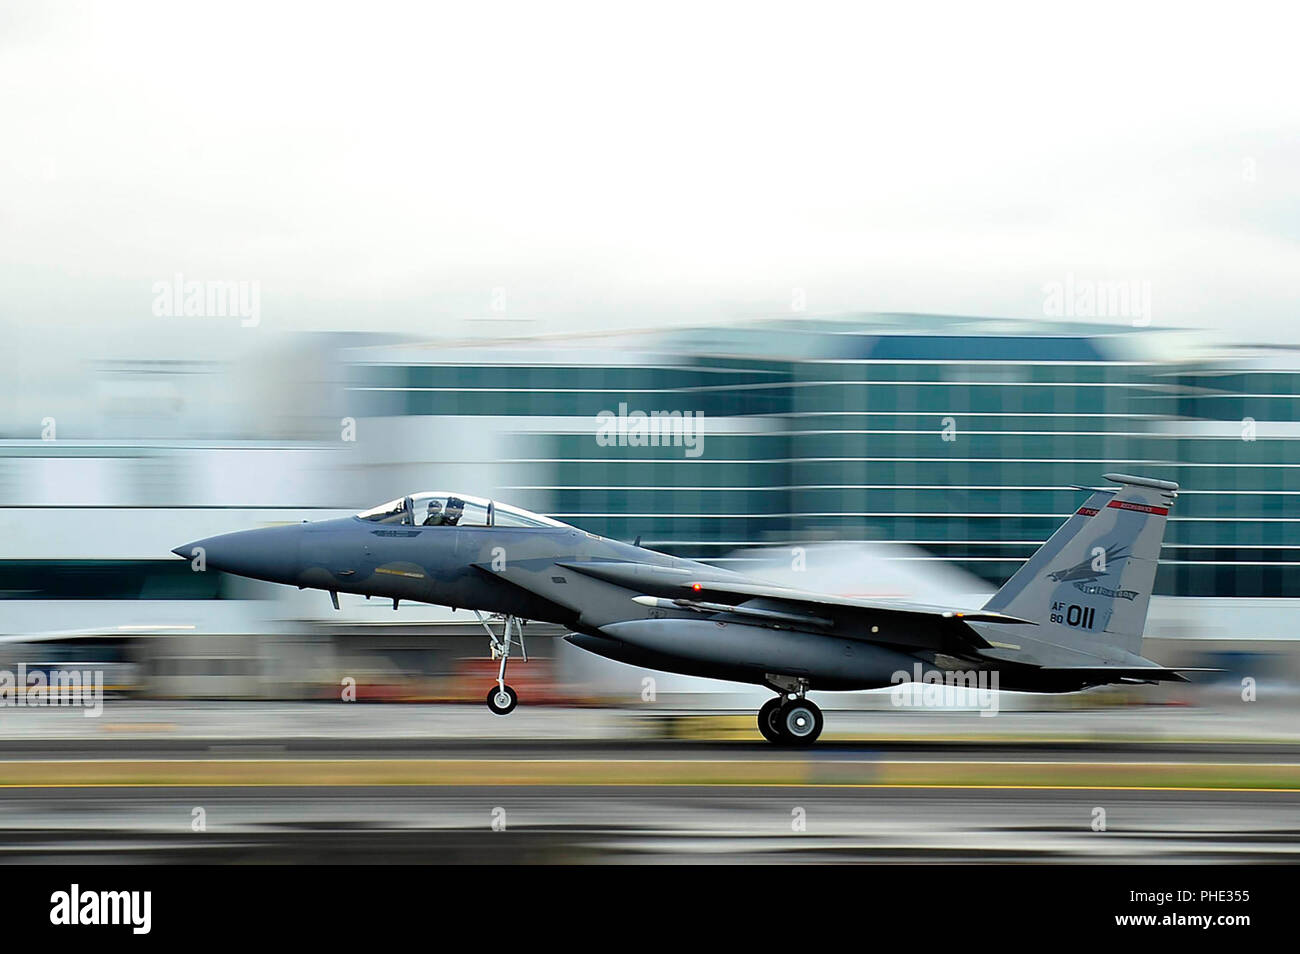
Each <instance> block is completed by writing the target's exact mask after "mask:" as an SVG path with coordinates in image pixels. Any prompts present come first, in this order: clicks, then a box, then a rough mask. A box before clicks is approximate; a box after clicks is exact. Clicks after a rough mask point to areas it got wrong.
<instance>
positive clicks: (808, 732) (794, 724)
mask: <svg viewBox="0 0 1300 954" xmlns="http://www.w3.org/2000/svg"><path fill="white" fill-rule="evenodd" d="M776 721H777V725H778V726H780V729H781V741H782V743H784V744H785V745H793V746H805V745H812V744H813V743H814V742H816V741H817V737H818V736H819V735H821V734H822V726H823V725H825V724H826V720H825V719H823V718H822V710H821V709H820V708H818V706H817V704H816V703H815V702H810V701H808V700H807V699H792V700H791V701H789V702H787V703H785V704H784V705H782V706H781V711H780V712H779V713H777V718H776Z"/></svg>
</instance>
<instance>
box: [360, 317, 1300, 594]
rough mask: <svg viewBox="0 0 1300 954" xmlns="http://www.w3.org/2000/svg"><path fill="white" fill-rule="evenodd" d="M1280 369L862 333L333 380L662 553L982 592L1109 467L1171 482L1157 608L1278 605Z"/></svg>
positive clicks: (1291, 377) (861, 322) (1291, 387)
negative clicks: (613, 425) (912, 565)
mask: <svg viewBox="0 0 1300 954" xmlns="http://www.w3.org/2000/svg"><path fill="white" fill-rule="evenodd" d="M417 351H418V354H417V353H416V352H417ZM1296 357H1297V355H1296V353H1295V352H1288V351H1278V350H1273V351H1269V352H1253V351H1249V350H1246V349H1234V350H1227V351H1225V350H1223V349H1213V350H1210V349H1207V348H1206V347H1205V346H1204V345H1203V344H1201V343H1199V342H1198V341H1197V339H1196V336H1193V335H1188V334H1186V333H1181V332H1172V331H1157V330H1153V329H1149V328H1134V327H1129V326H1114V327H1108V326H1101V325H1096V324H1090V325H1068V324H1059V323H1053V324H1046V323H1026V322H1009V321H995V320H989V319H967V318H955V317H937V316H917V315H864V316H854V317H848V318H843V319H835V320H826V319H801V320H797V321H796V320H776V321H762V322H753V323H749V324H745V325H737V326H730V327H720V328H704V329H690V330H683V331H676V332H665V333H659V334H655V335H628V336H610V337H607V338H597V339H593V340H587V341H579V340H575V339H565V340H561V341H555V340H548V341H544V342H542V341H539V342H532V343H527V342H523V343H514V344H511V345H509V346H507V345H501V346H496V347H491V346H484V345H482V344H481V343H480V344H479V345H476V346H474V347H472V348H471V347H445V348H438V349H436V350H435V351H433V352H430V351H429V350H428V349H405V350H404V349H399V348H394V349H390V351H389V353H388V354H387V355H385V356H384V357H383V358H382V359H379V360H377V359H375V358H374V356H373V355H366V354H360V353H358V354H354V355H351V356H350V357H349V358H347V359H345V363H346V364H348V365H349V367H350V374H351V378H350V384H351V391H352V392H353V393H354V395H355V397H356V398H357V402H356V406H357V408H358V410H360V411H361V413H362V414H363V415H365V416H373V417H382V418H393V417H416V418H424V419H426V420H428V421H430V422H433V421H436V420H449V419H459V420H471V421H472V420H473V419H475V418H478V419H480V420H481V421H482V422H483V423H482V427H483V428H486V429H493V430H497V431H504V432H508V434H509V439H508V441H506V442H505V443H504V444H502V445H501V446H504V447H506V448H508V450H507V451H506V452H505V453H502V454H499V455H497V456H496V458H495V459H494V460H493V461H492V462H491V465H492V468H493V470H492V473H493V476H492V486H491V487H490V488H482V489H479V488H463V489H466V490H471V491H473V492H484V490H486V491H487V492H490V493H491V494H494V495H497V496H500V497H501V498H502V499H506V500H512V501H515V502H517V503H519V504H521V505H523V506H526V507H529V508H530V509H535V510H540V511H542V512H547V513H551V514H553V515H555V516H557V517H559V518H560V519H564V520H567V521H571V522H574V523H577V524H579V525H581V526H583V527H584V528H586V529H589V530H591V531H593V532H597V533H601V534H604V535H607V536H611V537H617V538H621V539H627V540H632V539H633V538H636V537H641V538H642V541H643V543H645V544H646V545H650V546H654V547H657V548H659V549H663V550H666V551H669V552H673V553H676V554H679V555H682V556H690V557H695V558H702V559H717V558H722V557H724V556H725V555H726V554H727V553H729V552H730V551H732V550H735V549H737V548H740V547H747V546H754V545H765V544H773V545H775V544H784V543H792V542H794V543H798V542H812V541H818V540H872V541H882V542H886V543H895V542H896V543H908V544H913V545H916V546H919V547H921V548H923V549H924V550H926V551H927V552H928V553H929V554H930V555H932V557H933V558H934V559H936V560H943V561H949V562H951V563H953V564H954V565H957V566H960V567H962V568H964V569H966V570H968V571H971V572H973V573H975V574H977V575H978V576H980V577H982V578H984V579H985V580H987V581H989V582H990V583H991V584H996V583H1000V582H1001V581H1002V580H1005V579H1006V578H1007V577H1008V576H1010V575H1011V573H1013V572H1014V571H1015V569H1016V568H1017V567H1018V566H1019V565H1020V563H1021V562H1022V561H1023V560H1024V559H1025V558H1026V557H1027V556H1028V555H1029V554H1030V553H1031V552H1032V551H1033V550H1034V549H1035V548H1036V547H1037V546H1038V545H1039V544H1041V542H1042V541H1043V540H1045V539H1046V538H1047V537H1048V536H1049V535H1050V534H1051V533H1052V531H1053V530H1054V529H1055V528H1056V527H1057V526H1058V525H1059V524H1060V522H1061V521H1062V520H1063V519H1064V517H1065V515H1067V514H1068V513H1070V512H1071V511H1072V510H1073V509H1074V508H1075V507H1076V506H1077V505H1078V502H1079V500H1080V498H1081V493H1080V492H1079V491H1077V490H1075V489H1073V487H1074V485H1077V484H1098V483H1102V474H1104V473H1107V472H1112V471H1119V472H1128V473H1139V474H1144V475H1148V476H1154V477H1160V478H1166V479H1171V480H1176V481H1178V482H1179V483H1180V484H1181V485H1182V487H1183V491H1182V494H1181V496H1180V499H1179V501H1178V505H1177V508H1176V509H1175V511H1174V513H1173V515H1172V522H1171V524H1170V528H1169V531H1168V533H1167V534H1166V549H1165V551H1164V556H1163V563H1162V566H1161V570H1160V575H1159V578H1158V580H1157V592H1159V593H1165V594H1177V595H1184V596H1254V597H1260V596H1263V597H1281V596H1287V597H1294V596H1300V584H1297V582H1296V580H1297V576H1296V574H1295V573H1294V572H1293V571H1294V568H1295V566H1296V562H1297V560H1296V554H1297V550H1298V549H1300V542H1298V541H1297V540H1296V538H1295V533H1294V530H1295V527H1296V521H1297V519H1300V512H1297V508H1296V507H1295V506H1293V504H1294V501H1295V500H1296V496H1297V494H1300V470H1297V468H1298V467H1300V450H1297V448H1298V447H1300V444H1298V443H1297V441H1296V440H1294V438H1295V437H1296V436H1297V434H1298V433H1300V430H1298V429H1300V424H1297V409H1296V404H1297V388H1296V385H1297V383H1300V377H1298V375H1300V361H1297V360H1295V359H1296ZM602 412H604V413H605V414H607V415H614V416H619V415H623V416H626V415H629V414H635V413H637V412H640V413H643V414H645V415H647V416H651V415H653V414H654V413H655V412H661V413H673V412H679V413H680V414H682V415H693V414H694V415H702V417H703V421H704V423H703V438H702V443H701V444H700V445H699V447H698V454H697V455H695V454H694V453H688V450H689V448H686V447H684V446H682V444H681V443H680V442H677V443H674V442H671V441H667V442H665V441H660V442H659V446H655V445H654V444H653V443H647V442H645V441H639V440H638V439H637V438H636V437H635V436H631V435H628V436H627V439H625V440H620V441H618V442H616V443H613V444H611V443H610V442H609V441H605V442H602V441H601V440H600V434H599V424H598V421H599V415H601V414H602ZM431 428H432V425H431ZM634 430H635V429H634V428H633V431H634ZM434 433H435V432H434V430H432V429H431V430H430V431H429V434H430V437H429V441H430V443H431V444H436V443H437V441H436V438H435V437H434V436H433V435H434ZM665 443H667V446H664V444H665ZM441 453H443V454H444V455H450V456H454V454H455V451H454V449H452V448H448V447H443V448H442V449H441ZM428 459H429V462H430V465H431V466H433V465H435V464H436V462H437V459H438V452H434V451H431V453H430V455H429V458H428ZM484 463H485V465H486V462H484Z"/></svg>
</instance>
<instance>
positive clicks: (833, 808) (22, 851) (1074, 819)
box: [0, 786, 1300, 864]
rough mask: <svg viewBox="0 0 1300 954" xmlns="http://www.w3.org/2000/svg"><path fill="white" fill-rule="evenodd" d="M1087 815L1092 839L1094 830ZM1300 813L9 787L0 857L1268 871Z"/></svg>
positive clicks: (1296, 832)
mask: <svg viewBox="0 0 1300 954" xmlns="http://www.w3.org/2000/svg"><path fill="white" fill-rule="evenodd" d="M1098 809H1104V811H1105V830H1104V831H1095V830H1094V829H1093V826H1094V823H1095V820H1096V818H1097V811H1098ZM196 810H201V813H202V815H201V817H202V823H203V827H204V830H202V831H195V830H193V829H194V827H195V819H196V818H198V817H200V816H199V814H198V813H197V812H196ZM1297 818H1300V795H1298V794H1296V793H1281V792H1259V793H1189V792H1107V793H1102V794H1100V795H1099V794H1098V793H1090V792H1073V791H1057V790H1023V791H1006V790H982V791H981V790H942V789H929V790H925V789H914V790H905V791H901V790H890V789H855V790H848V789H824V788H823V789H817V788H795V789H791V788H772V787H751V788H744V789H736V788H732V787H709V786H703V787H694V786H693V787H685V788H664V787H626V788H618V789H608V788H594V789H593V788H589V787H556V786H544V787H531V786H530V787H511V786H495V787H489V788H484V787H450V788H447V787H438V788H427V787H401V788H373V787H347V788H311V789H304V788H299V787H293V788H259V789H246V788H231V789H212V788H156V789H108V790H105V789H58V790H32V789H9V790H6V791H4V792H3V793H2V794H0V846H3V847H0V859H3V860H4V861H7V862H15V861H24V862H46V863H53V862H61V863H74V864H93V863H98V862H134V863H155V862H156V863H174V862H184V863H293V864H309V863H315V862H356V863H362V862H369V863H394V862H405V863H425V862H454V863H488V862H521V861H522V862H557V863H559V862H563V863H581V862H595V861H600V862H611V863H624V862H650V863H676V864H680V863H692V862H715V863H716V862H735V861H766V862H782V863H787V862H811V861H843V862H893V863H907V862H974V861H984V862H999V861H1000V862H1013V861H1014V862H1035V863H1050V862H1112V863H1113V862H1135V863H1149V862H1160V863H1210V862H1233V863H1241V862H1254V863H1268V862H1294V861H1295V860H1297V851H1300V825H1298V823H1297ZM494 826H495V827H494Z"/></svg>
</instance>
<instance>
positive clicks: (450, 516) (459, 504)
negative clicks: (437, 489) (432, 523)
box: [442, 497, 465, 527]
mask: <svg viewBox="0 0 1300 954" xmlns="http://www.w3.org/2000/svg"><path fill="white" fill-rule="evenodd" d="M464 512H465V501H463V500H461V499H460V498H459V497H448V498H447V511H446V513H444V514H443V516H442V520H443V523H445V524H447V526H449V527H454V526H456V524H457V523H459V522H460V518H461V514H463V513H464Z"/></svg>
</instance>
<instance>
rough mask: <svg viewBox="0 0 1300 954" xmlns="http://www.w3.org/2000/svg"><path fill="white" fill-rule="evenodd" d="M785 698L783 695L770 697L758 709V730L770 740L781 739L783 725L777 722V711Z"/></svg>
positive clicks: (778, 740)
mask: <svg viewBox="0 0 1300 954" xmlns="http://www.w3.org/2000/svg"><path fill="white" fill-rule="evenodd" d="M784 701H785V699H784V698H783V697H782V696H776V697H775V698H772V699H768V700H767V702H765V703H763V706H762V708H761V709H759V710H758V731H759V732H761V733H763V738H765V739H767V741H769V742H777V743H779V742H780V741H781V727H780V726H779V725H778V724H777V712H778V710H780V708H781V703H783V702H784Z"/></svg>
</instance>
